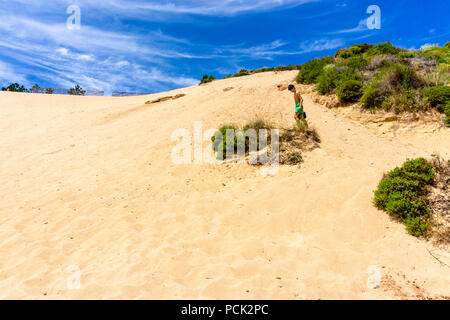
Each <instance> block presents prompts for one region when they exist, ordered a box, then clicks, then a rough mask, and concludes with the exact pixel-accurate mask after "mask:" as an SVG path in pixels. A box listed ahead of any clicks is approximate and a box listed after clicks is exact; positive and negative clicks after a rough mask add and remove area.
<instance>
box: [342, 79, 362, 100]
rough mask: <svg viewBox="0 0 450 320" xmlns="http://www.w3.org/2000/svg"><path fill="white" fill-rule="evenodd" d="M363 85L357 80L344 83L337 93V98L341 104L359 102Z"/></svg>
mask: <svg viewBox="0 0 450 320" xmlns="http://www.w3.org/2000/svg"><path fill="white" fill-rule="evenodd" d="M362 87H363V84H362V83H361V82H360V81H357V80H348V81H346V82H344V83H343V84H342V85H341V86H340V87H339V89H338V91H337V96H338V97H339V101H341V102H357V101H358V100H359V99H360V98H361V96H362Z"/></svg>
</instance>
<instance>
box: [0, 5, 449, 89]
mask: <svg viewBox="0 0 450 320" xmlns="http://www.w3.org/2000/svg"><path fill="white" fill-rule="evenodd" d="M70 5H77V6H79V8H80V10H81V29H79V30H71V29H68V28H67V26H66V21H67V19H68V18H69V16H70V14H68V13H67V8H68V7H69V6H70ZM370 5H378V6H379V7H380V9H381V29H379V30H370V29H368V28H367V26H366V19H367V18H368V17H369V16H370V14H367V13H366V10H367V8H368V7H369V6H370ZM449 14H450V1H442V0H440V1H437V0H428V1H423V0H420V1H419V0H396V1H392V0H389V1H387V0H380V1H375V0H369V1H365V0H358V1H356V0H353V1H350V0H342V1H330V0H246V1H244V0H197V1H193V0H170V1H165V0H148V1H140V0H129V1H128V0H98V1H95V0H58V1H56V0H45V1H44V0H8V1H5V0H0V85H1V86H4V85H7V84H9V83H11V82H19V83H21V84H24V85H26V86H27V87H31V86H32V85H33V84H35V83H38V84H40V85H41V86H43V87H57V88H69V87H72V86H73V85H75V84H80V85H81V86H82V87H83V88H86V89H95V90H104V91H105V92H106V94H110V93H111V92H112V91H132V92H159V91H165V90H170V89H175V88H179V87H185V86H190V85H195V84H197V83H198V80H199V79H200V78H201V76H202V75H203V74H205V73H208V74H213V75H214V76H216V77H217V78H222V77H224V76H226V75H227V74H229V73H235V72H238V71H239V70H240V69H241V68H246V69H254V68H260V67H265V66H278V65H288V64H300V63H304V62H306V61H308V60H310V59H311V58H313V57H321V56H325V55H332V54H334V52H335V51H336V50H337V49H338V48H341V47H346V46H350V45H352V44H355V43H362V42H369V43H378V42H383V41H391V42H392V43H393V44H395V45H398V46H401V47H404V48H416V49H417V48H420V47H421V46H422V45H423V44H426V43H432V44H439V45H443V44H444V43H445V42H447V41H449V40H450V19H449V18H448V17H449Z"/></svg>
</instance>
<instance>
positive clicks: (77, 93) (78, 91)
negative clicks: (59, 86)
mask: <svg viewBox="0 0 450 320" xmlns="http://www.w3.org/2000/svg"><path fill="white" fill-rule="evenodd" d="M68 94H71V95H74V96H84V95H85V94H86V90H83V88H81V87H80V85H78V84H77V85H76V86H75V87H73V88H72V89H69V91H68Z"/></svg>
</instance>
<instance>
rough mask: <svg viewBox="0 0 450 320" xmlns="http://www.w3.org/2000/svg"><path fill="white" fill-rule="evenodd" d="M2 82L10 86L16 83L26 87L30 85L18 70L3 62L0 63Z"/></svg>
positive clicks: (0, 78)
mask: <svg viewBox="0 0 450 320" xmlns="http://www.w3.org/2000/svg"><path fill="white" fill-rule="evenodd" d="M0 80H1V81H2V82H5V83H7V84H8V85H9V84H10V83H14V82H17V83H20V84H24V85H26V86H29V85H30V83H29V82H28V81H27V79H26V78H25V76H23V75H22V74H21V73H20V72H18V70H17V68H15V67H14V66H12V65H10V64H7V63H5V62H2V61H0Z"/></svg>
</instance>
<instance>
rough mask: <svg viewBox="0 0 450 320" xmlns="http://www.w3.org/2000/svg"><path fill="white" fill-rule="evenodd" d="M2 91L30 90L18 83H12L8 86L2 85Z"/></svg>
mask: <svg viewBox="0 0 450 320" xmlns="http://www.w3.org/2000/svg"><path fill="white" fill-rule="evenodd" d="M2 91H11V92H28V90H27V89H26V88H25V87H24V86H23V85H20V84H18V83H11V84H10V85H9V86H7V87H2Z"/></svg>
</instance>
